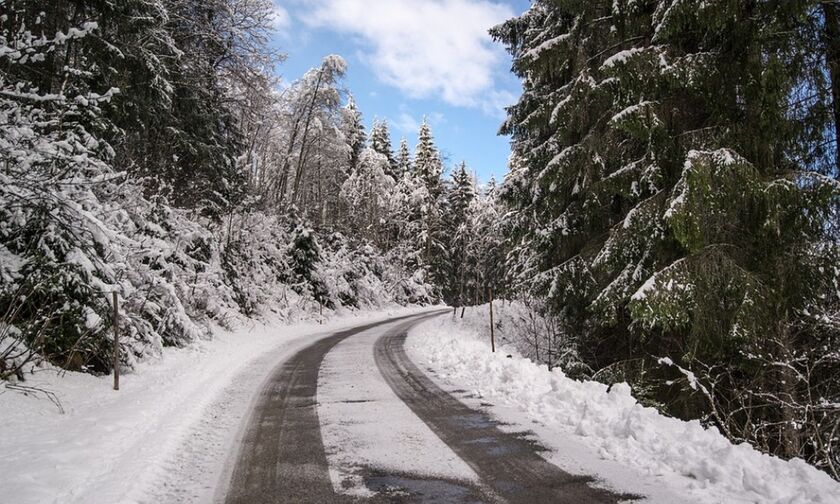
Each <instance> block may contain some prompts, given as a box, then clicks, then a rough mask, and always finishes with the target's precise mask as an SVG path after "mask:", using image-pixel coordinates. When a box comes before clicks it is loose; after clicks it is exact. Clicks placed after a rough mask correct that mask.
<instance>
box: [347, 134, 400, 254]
mask: <svg viewBox="0 0 840 504" xmlns="http://www.w3.org/2000/svg"><path fill="white" fill-rule="evenodd" d="M389 169H390V165H389V163H388V158H387V157H385V156H384V155H383V154H381V153H379V152H377V151H375V150H373V149H372V148H367V149H365V150H364V151H362V155H361V157H360V158H359V164H358V166H357V167H356V169H355V170H354V171H353V173H351V174H350V177H349V178H348V179H347V180H346V181H345V182H344V184H343V185H342V187H341V196H342V198H344V200H345V201H346V202H347V204H348V205H349V206H350V207H351V208H353V217H352V225H354V226H356V227H357V229H358V231H359V233H360V235H361V236H363V237H365V238H367V239H368V240H370V241H372V242H374V243H377V244H379V245H386V244H387V240H386V238H387V234H388V230H389V227H388V221H389V220H390V218H391V210H392V206H391V204H392V194H393V191H394V187H395V185H396V184H395V182H394V179H392V178H391V176H390V175H388V171H389Z"/></svg>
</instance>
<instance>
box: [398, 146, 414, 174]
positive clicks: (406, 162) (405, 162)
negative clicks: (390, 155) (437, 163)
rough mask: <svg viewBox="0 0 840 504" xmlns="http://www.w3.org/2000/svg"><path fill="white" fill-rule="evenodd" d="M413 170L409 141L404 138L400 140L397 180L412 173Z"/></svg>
mask: <svg viewBox="0 0 840 504" xmlns="http://www.w3.org/2000/svg"><path fill="white" fill-rule="evenodd" d="M413 170H414V168H413V162H412V160H411V152H410V151H409V150H408V140H406V138H405V137H403V138H401V139H400V148H399V150H398V151H397V171H396V177H397V180H399V179H401V178H402V176H403V175H405V174H406V173H411V172H412V171H413Z"/></svg>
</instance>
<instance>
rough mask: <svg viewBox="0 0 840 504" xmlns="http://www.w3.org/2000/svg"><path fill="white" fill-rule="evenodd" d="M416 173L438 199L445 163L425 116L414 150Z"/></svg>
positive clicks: (441, 187) (432, 195)
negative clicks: (442, 160)
mask: <svg viewBox="0 0 840 504" xmlns="http://www.w3.org/2000/svg"><path fill="white" fill-rule="evenodd" d="M414 175H415V176H416V177H417V178H419V179H420V180H421V181H422V182H423V184H425V185H426V189H427V190H428V191H429V194H430V195H431V197H432V198H434V199H437V198H438V197H439V196H440V195H441V193H442V192H443V185H442V183H441V176H442V175H443V163H442V162H441V159H440V152H438V149H437V147H436V146H435V141H434V138H433V137H432V129H431V127H430V126H429V123H428V121H427V120H426V118H425V117H424V118H423V124H421V125H420V132H419V134H418V142H417V147H416V149H415V151H414Z"/></svg>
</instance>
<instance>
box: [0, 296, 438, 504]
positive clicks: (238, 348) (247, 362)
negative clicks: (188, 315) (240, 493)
mask: <svg viewBox="0 0 840 504" xmlns="http://www.w3.org/2000/svg"><path fill="white" fill-rule="evenodd" d="M419 311H425V309H423V308H393V309H386V310H380V311H376V312H367V313H362V314H359V313H347V314H345V315H343V316H339V317H336V318H334V319H332V320H330V321H328V322H327V323H326V324H324V325H319V324H318V323H316V322H309V323H301V324H296V325H291V326H289V325H283V324H281V323H279V322H277V323H264V324H252V325H250V326H248V327H243V328H241V329H238V330H235V331H223V330H221V329H219V330H217V331H216V334H215V337H214V338H213V339H212V340H211V341H203V342H199V343H195V344H193V345H191V346H189V347H188V348H184V349H165V350H164V352H163V356H162V358H161V359H159V360H154V361H150V362H146V363H142V364H139V365H138V366H137V368H136V370H135V372H134V373H132V374H128V375H124V376H123V377H122V379H121V383H120V387H121V390H120V391H118V392H117V391H113V390H111V384H112V378H111V377H108V376H105V377H94V376H90V375H86V374H81V373H66V374H65V375H64V376H58V374H57V373H56V372H55V371H40V372H37V373H35V374H34V375H30V376H29V377H28V378H27V381H26V382H25V383H24V385H27V386H34V387H39V388H43V389H46V390H49V391H52V392H53V393H55V395H56V396H57V397H58V398H59V399H60V401H61V404H62V405H63V407H64V409H65V413H64V414H61V413H59V411H58V408H57V407H56V406H55V405H54V404H53V403H51V402H50V401H49V400H47V399H46V398H45V397H43V396H40V394H39V395H37V396H25V395H23V394H21V393H20V392H17V391H13V390H9V389H4V388H3V387H2V386H0V454H2V455H0V501H2V502H9V503H14V504H29V503H61V504H66V503H75V502H78V503H84V504H100V503H101V504H115V503H141V502H148V503H150V504H151V503H161V502H166V503H172V502H211V501H212V500H213V499H214V493H216V492H217V491H218V489H217V483H218V482H219V481H220V480H221V479H222V478H223V476H224V474H225V471H227V470H228V469H229V466H230V461H231V454H233V455H235V454H236V446H237V442H238V439H239V437H240V436H241V432H240V428H241V426H242V424H243V423H244V422H242V419H243V418H244V417H245V415H247V414H248V411H249V409H250V406H251V404H252V401H253V400H254V398H255V397H256V396H257V394H258V392H259V390H260V384H261V383H262V382H263V381H264V380H265V379H266V377H267V376H268V375H269V373H270V372H271V370H272V369H273V368H274V367H275V366H276V365H277V364H278V363H279V362H281V361H282V360H284V359H285V358H286V357H287V356H290V355H292V354H293V353H294V352H296V351H297V350H299V349H301V348H303V347H304V346H306V345H307V344H309V343H311V342H313V341H315V339H317V338H318V337H322V336H324V335H325V334H326V333H327V332H330V331H333V330H336V329H340V328H343V327H349V326H353V325H358V324H360V323H363V322H365V321H370V320H381V319H385V318H389V317H391V316H397V315H404V314H409V313H415V312H419Z"/></svg>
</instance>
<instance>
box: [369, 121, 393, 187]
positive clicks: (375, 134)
mask: <svg viewBox="0 0 840 504" xmlns="http://www.w3.org/2000/svg"><path fill="white" fill-rule="evenodd" d="M370 147H371V149H373V150H374V151H375V152H378V153H380V154H382V155H383V156H385V158H386V159H387V160H388V171H387V172H386V174H387V175H388V176H390V177H391V178H392V179H396V178H397V171H398V166H397V160H396V159H395V158H394V149H393V148H392V147H391V132H390V130H389V128H388V122H387V121H378V120H377V121H374V122H373V128H371V131H370Z"/></svg>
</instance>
